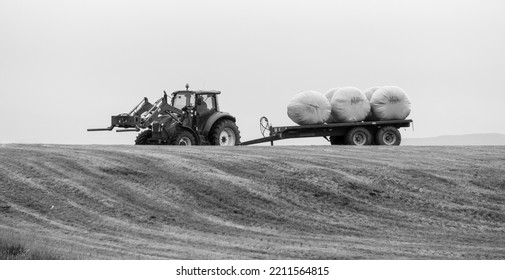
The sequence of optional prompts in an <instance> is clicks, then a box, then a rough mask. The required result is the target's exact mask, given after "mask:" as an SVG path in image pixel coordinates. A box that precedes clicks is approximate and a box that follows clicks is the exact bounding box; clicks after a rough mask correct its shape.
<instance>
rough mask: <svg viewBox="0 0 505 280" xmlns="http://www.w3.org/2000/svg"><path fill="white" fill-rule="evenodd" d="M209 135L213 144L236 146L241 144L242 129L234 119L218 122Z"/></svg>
mask: <svg viewBox="0 0 505 280" xmlns="http://www.w3.org/2000/svg"><path fill="white" fill-rule="evenodd" d="M209 135H210V137H209V141H210V144H211V145H217V146H236V145H239V144H240V131H239V130H238V127H237V125H236V124H235V122H234V121H232V120H221V121H218V122H216V124H214V126H213V128H212V130H211V131H210V134H209Z"/></svg>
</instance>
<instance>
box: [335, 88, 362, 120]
mask: <svg viewBox="0 0 505 280" xmlns="http://www.w3.org/2000/svg"><path fill="white" fill-rule="evenodd" d="M330 104H331V117H330V119H331V120H332V122H360V121H362V120H364V119H365V118H366V116H367V115H368V113H369V112H370V102H368V99H367V98H366V96H365V95H364V94H363V93H362V92H361V90H359V89H357V88H355V87H343V88H340V89H338V90H337V91H336V92H335V93H334V94H333V96H332V98H331V102H330Z"/></svg>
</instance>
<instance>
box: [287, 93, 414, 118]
mask: <svg viewBox="0 0 505 280" xmlns="http://www.w3.org/2000/svg"><path fill="white" fill-rule="evenodd" d="M410 110H411V104H410V100H409V97H408V96H407V94H406V93H405V91H404V90H402V89H401V88H399V87H396V86H384V87H378V86H375V87H371V88H368V89H367V90H365V91H364V92H361V90H359V89H358V88H355V87H342V88H332V89H330V90H329V91H327V92H326V94H322V93H320V92H317V91H313V90H308V91H303V92H300V93H298V94H296V95H295V96H294V97H293V98H292V99H291V101H290V102H289V104H288V116H289V118H290V119H291V120H292V121H294V122H295V123H297V124H299V125H308V124H323V123H325V122H326V123H342V122H344V123H345V122H360V121H363V120H367V121H372V120H381V121H382V120H403V119H406V118H407V117H408V115H409V114H410Z"/></svg>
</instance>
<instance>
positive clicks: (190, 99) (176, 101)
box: [172, 92, 195, 109]
mask: <svg viewBox="0 0 505 280" xmlns="http://www.w3.org/2000/svg"><path fill="white" fill-rule="evenodd" d="M172 106H174V107H176V108H177V109H182V108H184V107H185V106H195V95H194V94H193V93H189V92H188V93H178V94H176V95H175V96H174V98H173V99H172Z"/></svg>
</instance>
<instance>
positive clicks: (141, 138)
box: [135, 129, 153, 145]
mask: <svg viewBox="0 0 505 280" xmlns="http://www.w3.org/2000/svg"><path fill="white" fill-rule="evenodd" d="M152 136H153V132H152V131H151V130H150V129H148V130H144V131H142V132H141V133H139V135H137V139H135V145H147V144H148V143H147V140H148V139H149V138H151V137H152Z"/></svg>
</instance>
